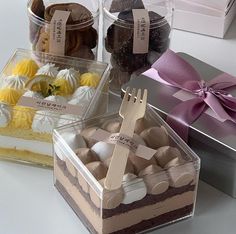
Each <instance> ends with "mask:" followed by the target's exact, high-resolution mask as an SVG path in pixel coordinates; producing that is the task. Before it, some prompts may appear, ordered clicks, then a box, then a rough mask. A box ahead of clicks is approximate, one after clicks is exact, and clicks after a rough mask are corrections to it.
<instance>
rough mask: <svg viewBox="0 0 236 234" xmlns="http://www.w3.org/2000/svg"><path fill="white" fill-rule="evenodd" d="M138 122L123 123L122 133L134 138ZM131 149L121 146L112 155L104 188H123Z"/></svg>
mask: <svg viewBox="0 0 236 234" xmlns="http://www.w3.org/2000/svg"><path fill="white" fill-rule="evenodd" d="M135 123H136V121H133V122H129V121H128V122H127V121H125V120H124V121H123V123H122V126H121V130H120V133H121V134H124V135H127V136H129V137H133V134H134V128H135ZM129 152H130V151H129V149H128V148H125V147H123V146H121V145H116V146H115V149H114V151H113V154H112V158H111V162H110V166H109V169H108V172H107V176H106V179H105V181H104V186H105V188H106V189H107V190H115V189H118V188H120V187H121V184H122V180H123V175H124V172H125V168H126V164H127V160H128V157H129Z"/></svg>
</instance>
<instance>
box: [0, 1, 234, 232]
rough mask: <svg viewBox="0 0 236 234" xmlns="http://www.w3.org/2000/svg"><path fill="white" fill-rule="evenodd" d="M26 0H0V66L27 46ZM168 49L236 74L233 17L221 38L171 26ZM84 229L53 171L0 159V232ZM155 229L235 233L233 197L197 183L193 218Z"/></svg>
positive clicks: (73, 230)
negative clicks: (55, 183)
mask: <svg viewBox="0 0 236 234" xmlns="http://www.w3.org/2000/svg"><path fill="white" fill-rule="evenodd" d="M26 2H27V1H26V0H7V1H3V0H0V32H1V36H0V68H2V67H3V66H4V64H5V63H6V61H7V59H8V58H9V56H10V55H11V54H12V53H13V51H14V49H15V48H19V47H20V48H28V47H29V43H28V41H29V40H28V27H27V25H28V19H27V11H26ZM172 49H173V50H175V51H182V52H186V53H189V54H191V55H192V56H195V57H197V58H199V59H201V60H203V61H205V62H207V63H209V64H211V65H213V66H216V67H218V68H220V69H221V70H223V71H226V72H228V73H231V74H232V75H235V76H236V20H235V21H234V23H233V25H232V27H231V29H230V31H229V32H228V33H227V36H226V38H225V40H222V39H217V38H211V37H206V36H202V35H197V34H192V33H187V32H181V31H174V32H173V37H172ZM65 233H66V234H83V233H88V231H87V230H86V228H85V227H84V226H83V224H82V223H81V222H80V220H79V219H78V218H77V216H76V215H75V214H74V212H73V211H72V210H71V209H70V207H69V206H68V205H67V203H66V202H65V201H64V200H63V198H62V197H61V196H60V194H59V193H58V192H57V191H56V189H55V188H54V186H53V174H52V171H50V170H47V169H40V168H34V167H30V166H25V165H19V164H14V163H8V162H0V234H65ZM153 233H158V234H170V233H175V234H223V233H224V234H235V233H236V200H234V199H232V198H231V197H229V196H227V195H225V194H223V193H222V192H220V191H218V190H216V189H214V188H213V187H211V186H209V185H207V184H206V183H204V182H200V185H199V192H198V199H197V206H196V213H195V217H194V218H193V219H188V220H185V221H183V222H179V223H177V224H174V225H171V226H168V227H164V228H162V229H159V230H157V231H154V232H153Z"/></svg>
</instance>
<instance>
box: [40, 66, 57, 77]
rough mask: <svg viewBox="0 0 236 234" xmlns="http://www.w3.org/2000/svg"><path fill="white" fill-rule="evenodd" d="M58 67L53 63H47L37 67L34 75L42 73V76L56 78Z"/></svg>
mask: <svg viewBox="0 0 236 234" xmlns="http://www.w3.org/2000/svg"><path fill="white" fill-rule="evenodd" d="M58 70H59V68H58V67H56V66H55V64H53V63H47V64H46V65H44V66H42V67H40V68H39V70H38V71H37V73H36V76H38V75H44V76H50V77H54V78H56V76H57V74H58Z"/></svg>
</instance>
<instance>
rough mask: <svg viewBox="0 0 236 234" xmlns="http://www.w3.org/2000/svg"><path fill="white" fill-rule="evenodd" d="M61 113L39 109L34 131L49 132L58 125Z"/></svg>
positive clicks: (35, 117)
mask: <svg viewBox="0 0 236 234" xmlns="http://www.w3.org/2000/svg"><path fill="white" fill-rule="evenodd" d="M58 118H59V115H56V114H55V113H52V112H51V111H37V112H36V114H35V116H34V120H33V123H32V129H33V131H34V132H39V133H49V134H51V133H52V131H53V129H54V128H55V127H56V126H57V122H58Z"/></svg>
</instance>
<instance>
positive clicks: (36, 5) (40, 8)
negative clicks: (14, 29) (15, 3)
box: [29, 0, 45, 43]
mask: <svg viewBox="0 0 236 234" xmlns="http://www.w3.org/2000/svg"><path fill="white" fill-rule="evenodd" d="M30 9H31V11H32V12H33V13H34V14H35V15H36V16H38V17H40V18H42V19H43V18H44V11H45V6H44V3H43V1H42V0H33V1H32V4H31V8H30ZM29 24H30V42H31V43H33V42H34V41H35V40H36V39H37V37H38V32H39V30H40V25H38V24H37V23H35V22H32V21H30V23H29Z"/></svg>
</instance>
